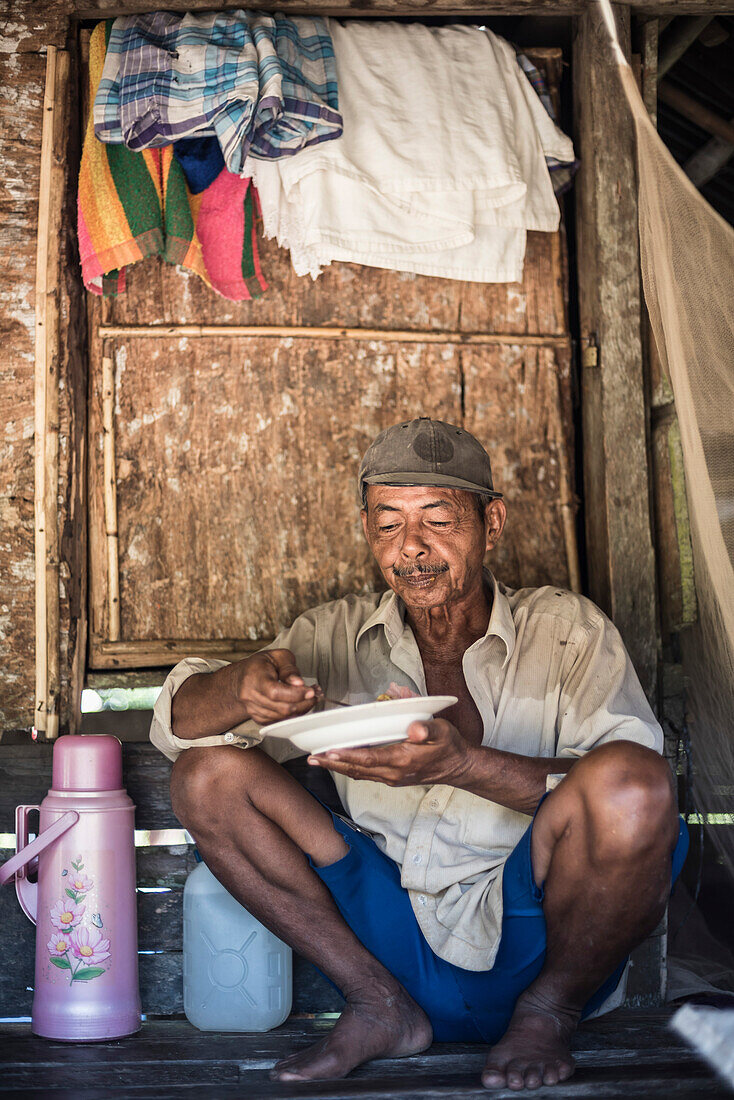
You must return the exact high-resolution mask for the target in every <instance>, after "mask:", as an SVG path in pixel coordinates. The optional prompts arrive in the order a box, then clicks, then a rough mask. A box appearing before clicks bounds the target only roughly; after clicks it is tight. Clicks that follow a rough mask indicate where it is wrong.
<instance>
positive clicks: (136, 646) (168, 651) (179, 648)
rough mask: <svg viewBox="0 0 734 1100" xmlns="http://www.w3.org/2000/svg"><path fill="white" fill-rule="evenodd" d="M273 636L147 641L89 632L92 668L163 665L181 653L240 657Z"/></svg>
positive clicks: (187, 655)
mask: <svg viewBox="0 0 734 1100" xmlns="http://www.w3.org/2000/svg"><path fill="white" fill-rule="evenodd" d="M271 641H272V638H262V639H260V640H258V641H252V640H250V639H239V638H220V639H214V638H203V639H199V640H198V641H197V640H196V639H178V638H176V639H161V640H156V641H150V642H127V641H117V642H113V641H108V640H106V639H104V638H99V637H95V636H94V635H93V636H92V639H91V646H90V657H91V663H92V664H93V665H94V667H95V668H98V669H101V668H121V669H122V668H136V669H137V668H165V667H166V666H170V665H175V664H176V663H177V662H178V661H180V660H182V659H183V658H184V657H193V656H198V657H216V658H219V659H221V660H225V661H241V660H242V658H243V657H247V656H248V655H249V654H251V653H257V652H258V650H260V649H262V648H263V646H266V645H268V643H269V642H271Z"/></svg>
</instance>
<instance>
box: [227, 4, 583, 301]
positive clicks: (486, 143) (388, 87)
mask: <svg viewBox="0 0 734 1100" xmlns="http://www.w3.org/2000/svg"><path fill="white" fill-rule="evenodd" d="M327 26H328V30H329V32H330V34H331V37H332V41H333V43H334V53H335V58H336V72H337V82H338V85H339V102H340V108H341V111H342V115H343V118H344V133H343V136H342V137H341V139H340V140H339V141H335V142H332V143H330V144H328V145H322V146H319V147H318V148H315V149H306V150H303V151H302V152H301V153H299V155H298V156H297V157H293V158H291V159H290V160H287V161H285V160H279V161H277V162H274V163H268V162H265V161H255V160H252V161H251V162H248V167H249V168H251V170H252V172H253V176H254V178H255V180H256V183H257V186H258V191H259V193H260V199H261V201H262V205H263V221H264V227H265V232H266V235H267V236H269V237H275V238H277V240H278V241H279V243H280V244H281V245H283V246H284V247H288V248H290V250H291V259H292V262H293V266H294V269H295V271H296V272H297V273H298V274H307V273H310V274H311V275H312V276H313V277H314V278H315V277H316V276H317V275H318V274H319V273H320V271H321V270H322V268H323V266H325V265H326V264H328V263H330V262H331V261H332V260H350V261H353V262H355V263H361V264H368V265H370V266H375V267H385V268H392V269H394V270H400V271H410V272H415V273H418V274H425V275H437V276H445V277H447V278H452V279H465V280H473V281H480V282H515V281H519V280H520V279H521V277H522V267H523V259H524V253H525V241H526V233H527V231H528V230H539V231H544V232H552V231H554V230H555V229H557V228H558V224H559V220H560V211H559V208H558V203H557V201H556V199H555V195H554V192H553V186H552V184H551V180H550V174H549V171H548V168H547V166H546V162H545V158H546V157H550V158H553V159H554V160H556V161H558V162H561V163H567V162H570V161H573V159H574V155H573V146H572V143H571V141H570V140H569V138H567V137H566V135H565V134H563V133H562V132H561V131H560V130H559V129H558V128H557V127H556V126H555V124H554V123H553V122H552V120H551V119H550V118H549V116H548V114H547V113H546V111H545V109H544V108H543V105H542V104H541V102H540V100H539V99H538V97H537V95H536V94H535V92H534V90H533V88H532V87H531V85H530V83H529V82H528V80H527V79H526V77H525V76H524V74H523V73H522V71H521V70H520V68H519V66H518V64H517V61H516V58H515V51H514V49H513V48H512V47H511V46H510V45H509V43H507V42H505V41H504V39H501V38H499V37H498V36H496V35H493V34H492V33H491V32H488V31H483V30H480V29H479V28H474V27H464V26H450V27H426V26H423V25H421V24H400V23H388V22H340V21H338V20H334V19H329V20H327Z"/></svg>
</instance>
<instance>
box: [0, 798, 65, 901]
mask: <svg viewBox="0 0 734 1100" xmlns="http://www.w3.org/2000/svg"><path fill="white" fill-rule="evenodd" d="M38 808H39V807H38V806H18V807H17V808H16V811H15V849H16V850H15V855H14V856H11V857H10V859H6V860H5V863H3V864H2V866H0V886H3V885H4V883H6V882H10V881H11V879H12V878H13V876H15V890H16V893H17V895H18V901H19V902H20V905H21V908H22V910H23V912H24V913H25V914H26V916H27V917H30V919H31V920H32V921H34V922H35V919H36V905H35V900H36V893H37V883H31V882H28V880H27V879H26V877H25V868H26V866H27V865H28V864H29V863H30V862H31V861H32V860H34V859H35V858H36V856H38V855H39V854H40V853H41V852H42V851H44V849H46V848H48V846H49V845H50V844H53V842H54V841H55V840H58V839H59V837H60V836H63V834H64V833H65V832H66V831H67V830H68V829H70V828H71V827H72V825H75V824H76V822H77V821H78V820H79V814H78V813H77V812H76V810H67V811H66V813H64V814H62V815H61V817H59V818H58V819H57V820H56V821H54V822H53V824H51V825H49V827H48V829H44V830H43V832H42V833H40V834H39V835H38V836H37V837H36V839H35V840H32V841H31V843H30V844H28V814H29V813H30V811H31V810H37V809H38Z"/></svg>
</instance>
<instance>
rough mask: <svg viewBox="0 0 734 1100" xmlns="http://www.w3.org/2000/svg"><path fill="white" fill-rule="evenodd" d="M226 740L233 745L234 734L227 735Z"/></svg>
mask: <svg viewBox="0 0 734 1100" xmlns="http://www.w3.org/2000/svg"><path fill="white" fill-rule="evenodd" d="M224 740H225V741H226V742H227V744H228V745H231V744H232V742H233V741H234V734H233V733H225V735H224Z"/></svg>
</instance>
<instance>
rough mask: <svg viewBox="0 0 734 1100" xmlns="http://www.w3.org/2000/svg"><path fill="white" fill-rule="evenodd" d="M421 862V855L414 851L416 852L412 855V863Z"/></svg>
mask: <svg viewBox="0 0 734 1100" xmlns="http://www.w3.org/2000/svg"><path fill="white" fill-rule="evenodd" d="M422 862H423V856H421V855H418V853H417V852H416V854H415V855H414V856H413V863H422Z"/></svg>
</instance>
